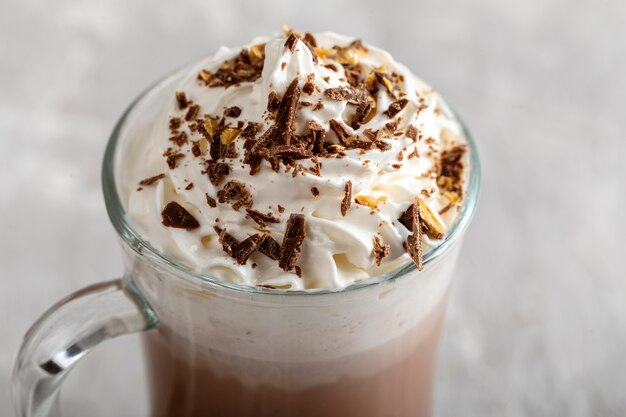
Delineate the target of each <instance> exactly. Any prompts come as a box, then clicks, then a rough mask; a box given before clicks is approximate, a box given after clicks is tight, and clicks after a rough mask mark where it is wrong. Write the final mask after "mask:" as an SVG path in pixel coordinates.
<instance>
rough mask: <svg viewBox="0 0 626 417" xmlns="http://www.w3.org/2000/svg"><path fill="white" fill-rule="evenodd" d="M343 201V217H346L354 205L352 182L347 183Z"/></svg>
mask: <svg viewBox="0 0 626 417" xmlns="http://www.w3.org/2000/svg"><path fill="white" fill-rule="evenodd" d="M343 192H344V194H343V200H341V215H342V216H345V215H346V213H347V212H348V209H349V208H350V204H351V203H352V181H348V182H346V186H345V187H344V189H343Z"/></svg>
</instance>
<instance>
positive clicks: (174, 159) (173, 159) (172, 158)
mask: <svg viewBox="0 0 626 417" xmlns="http://www.w3.org/2000/svg"><path fill="white" fill-rule="evenodd" d="M165 156H166V157H167V159H166V161H167V166H168V168H169V169H174V168H176V165H177V164H178V160H179V159H180V158H184V157H185V154H183V153H180V152H179V153H171V152H170V153H168V154H167V155H165Z"/></svg>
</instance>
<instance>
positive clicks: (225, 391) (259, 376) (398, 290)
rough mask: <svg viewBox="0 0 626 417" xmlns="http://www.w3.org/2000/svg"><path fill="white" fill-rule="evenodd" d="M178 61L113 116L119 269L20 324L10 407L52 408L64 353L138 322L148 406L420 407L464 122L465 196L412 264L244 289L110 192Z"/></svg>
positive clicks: (465, 220) (257, 410)
mask: <svg viewBox="0 0 626 417" xmlns="http://www.w3.org/2000/svg"><path fill="white" fill-rule="evenodd" d="M187 71H188V68H184V69H182V70H179V71H177V72H176V73H174V74H172V75H170V76H168V77H166V78H165V79H163V80H162V81H160V82H158V83H157V84H156V85H154V86H152V87H151V88H149V89H148V90H146V91H145V92H144V93H143V94H141V95H140V96H139V97H138V98H137V99H136V100H135V101H134V102H133V103H132V104H131V105H130V106H129V108H128V109H127V110H126V112H125V113H124V114H123V116H122V117H121V119H120V120H119V122H118V123H117V125H116V126H115V129H114V131H113V133H112V135H111V138H110V141H109V144H108V147H107V150H106V154H105V158H104V165H103V180H102V183H103V189H104V197H105V201H106V206H107V210H108V213H109V217H110V219H111V222H112V223H113V225H114V227H115V229H116V230H117V232H118V234H119V236H120V238H121V242H122V247H123V249H124V255H125V273H124V275H123V277H122V278H120V279H116V280H113V281H109V282H103V283H100V284H96V285H93V286H90V287H87V288H85V289H82V290H80V291H78V292H76V293H74V294H72V295H70V296H68V297H67V298H65V299H64V300H62V301H60V302H59V303H57V304H56V305H55V306H53V307H52V308H51V309H49V310H48V311H47V312H46V313H45V314H44V315H43V316H42V317H41V318H40V319H39V320H38V321H37V322H36V323H35V324H34V325H33V326H32V327H31V329H30V330H29V331H28V333H27V334H26V336H25V340H24V343H23V345H22V348H21V350H20V353H19V356H18V358H17V362H16V366H15V370H14V401H15V406H16V410H17V414H18V416H20V417H32V416H36V417H43V416H49V415H51V414H52V413H54V412H55V411H57V406H58V391H59V388H60V385H61V383H62V381H63V379H64V377H65V376H66V375H67V374H68V372H69V371H70V370H71V369H72V367H73V366H74V365H75V364H76V362H77V361H78V360H79V359H80V358H82V357H83V356H84V355H86V354H87V353H89V351H90V350H91V349H93V348H94V347H95V346H96V345H98V344H99V343H101V342H103V341H104V340H106V339H109V338H112V337H115V336H119V335H123V334H128V333H133V332H144V337H143V340H144V346H145V358H146V361H147V369H148V379H147V381H148V384H149V391H150V394H151V395H150V397H151V416H152V417H173V416H176V417H192V416H193V417H195V416H209V415H210V416H225V417H243V416H254V417H265V416H268V417H269V416H274V417H286V416H298V417H307V416H316V417H320V416H324V417H332V416H335V415H337V416H342V417H352V416H354V417H357V416H358V417H370V416H371V417H380V416H396V417H425V416H429V415H430V414H431V399H432V391H433V375H434V367H435V362H436V352H437V343H438V334H439V331H440V328H441V324H442V320H443V316H444V312H445V304H446V296H447V293H448V288H449V284H450V281H451V278H452V275H453V270H454V266H455V262H456V258H457V255H458V252H459V249H460V246H461V240H462V237H463V234H464V232H465V230H466V229H467V226H468V225H469V223H470V220H471V218H472V215H473V213H474V210H475V207H476V202H477V197H478V191H479V185H480V167H479V161H478V154H477V151H476V147H475V144H474V142H473V140H472V137H471V136H470V134H469V132H468V131H467V129H466V128H465V127H464V133H465V136H466V137H467V140H468V142H469V149H470V153H469V155H470V171H469V178H468V186H467V193H466V197H465V200H464V202H463V206H462V208H461V211H460V215H459V216H458V218H457V220H456V223H455V224H454V225H453V226H452V227H451V229H450V231H449V233H448V234H447V236H446V237H445V239H444V241H443V242H442V244H441V245H440V246H438V247H436V248H434V249H432V250H430V251H429V252H427V253H426V254H425V256H424V269H423V271H421V272H418V271H417V269H416V267H415V266H414V264H413V263H408V264H407V265H405V266H403V267H401V268H399V269H398V270H396V271H393V272H392V273H389V274H386V275H383V276H379V277H377V278H375V279H372V280H368V281H366V282H363V283H360V284H355V285H353V286H351V287H349V288H347V289H345V290H343V291H340V292H332V291H326V290H321V291H317V292H296V291H294V292H283V291H280V290H273V289H266V288H251V287H247V286H242V285H238V284H235V283H230V282H223V281H219V280H216V279H213V278H212V277H210V276H207V275H203V274H200V273H198V272H197V271H194V270H192V269H190V268H188V267H186V266H185V265H182V264H180V263H179V262H177V261H176V260H173V259H170V258H168V257H167V256H165V255H164V254H162V253H159V251H157V250H156V249H155V248H153V247H152V246H151V245H150V243H149V242H147V241H146V240H145V239H144V238H143V237H142V236H141V235H139V234H138V233H137V231H135V230H134V229H133V227H132V225H131V224H130V223H129V221H128V218H127V216H126V214H125V213H124V209H123V206H122V204H121V202H120V197H119V194H118V187H119V184H117V183H116V173H117V168H118V167H117V165H116V163H117V162H118V161H120V158H122V157H123V154H124V149H125V147H126V146H129V145H131V144H132V143H133V140H135V139H137V138H140V137H141V134H142V132H143V131H144V129H145V127H146V126H147V125H149V123H151V122H152V121H153V120H154V119H155V118H157V117H160V115H161V111H162V106H163V103H164V101H165V100H166V99H169V97H170V96H171V95H172V94H173V91H174V86H175V85H176V84H177V82H178V81H179V80H180V79H181V77H182V76H184V75H185V74H186V73H187Z"/></svg>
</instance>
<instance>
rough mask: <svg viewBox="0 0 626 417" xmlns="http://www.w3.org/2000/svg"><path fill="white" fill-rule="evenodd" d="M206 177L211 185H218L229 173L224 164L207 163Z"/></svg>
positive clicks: (227, 167)
mask: <svg viewBox="0 0 626 417" xmlns="http://www.w3.org/2000/svg"><path fill="white" fill-rule="evenodd" d="M206 172H207V175H208V176H209V181H211V184H213V185H219V184H220V182H222V179H223V178H224V177H225V176H227V175H228V174H229V173H230V167H229V166H228V164H227V163H226V162H217V161H207V170H206Z"/></svg>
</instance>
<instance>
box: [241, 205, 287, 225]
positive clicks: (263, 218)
mask: <svg viewBox="0 0 626 417" xmlns="http://www.w3.org/2000/svg"><path fill="white" fill-rule="evenodd" d="M246 213H248V216H249V217H250V218H251V219H252V220H254V221H255V222H256V223H257V224H258V225H259V226H261V227H265V225H266V224H267V223H279V222H280V220H279V219H278V218H277V217H275V216H274V215H273V214H272V213H267V214H266V213H261V212H260V211H258V210H253V209H250V208H248V209H246Z"/></svg>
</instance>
